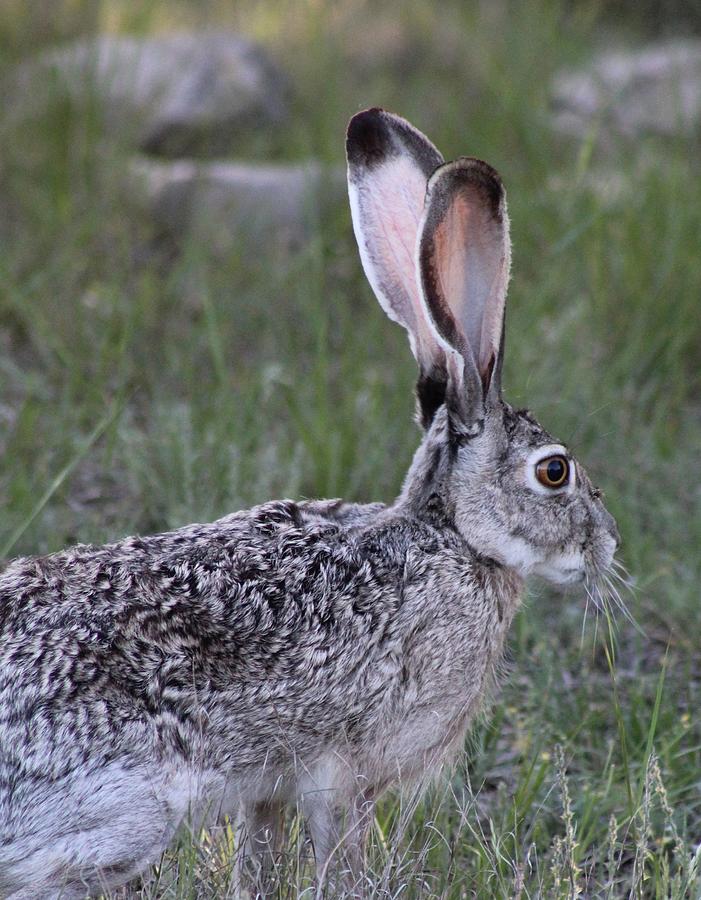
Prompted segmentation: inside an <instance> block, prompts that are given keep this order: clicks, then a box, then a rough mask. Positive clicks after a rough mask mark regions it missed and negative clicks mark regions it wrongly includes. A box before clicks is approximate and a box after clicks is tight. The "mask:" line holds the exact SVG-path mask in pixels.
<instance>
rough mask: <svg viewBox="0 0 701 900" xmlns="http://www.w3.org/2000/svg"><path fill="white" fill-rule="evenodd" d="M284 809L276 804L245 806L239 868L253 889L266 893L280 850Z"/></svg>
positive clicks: (267, 802)
mask: <svg viewBox="0 0 701 900" xmlns="http://www.w3.org/2000/svg"><path fill="white" fill-rule="evenodd" d="M284 812H285V807H284V805H283V804H282V803H281V802H279V801H276V800H268V801H265V802H260V803H250V804H246V806H245V807H244V812H243V820H244V846H243V850H242V854H241V857H240V865H241V866H242V868H243V870H244V871H245V873H246V875H247V876H248V877H249V878H251V877H252V878H253V880H254V883H255V886H256V888H257V889H258V890H259V891H261V892H263V893H265V891H266V890H268V889H269V887H270V885H271V882H272V879H273V875H274V873H275V868H276V866H277V863H278V859H279V856H280V852H281V849H282V836H283V822H284Z"/></svg>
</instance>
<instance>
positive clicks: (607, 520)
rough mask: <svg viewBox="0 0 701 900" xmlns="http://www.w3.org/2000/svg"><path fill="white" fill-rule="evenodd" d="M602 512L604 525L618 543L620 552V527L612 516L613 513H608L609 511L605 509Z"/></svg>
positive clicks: (617, 546)
mask: <svg viewBox="0 0 701 900" xmlns="http://www.w3.org/2000/svg"><path fill="white" fill-rule="evenodd" d="M601 512H602V519H603V523H602V524H603V525H604V527H605V528H606V530H607V531H608V533H609V534H610V535H611V537H612V538H613V539H614V541H615V542H616V550H618V548H619V547H620V546H621V534H620V532H619V530H618V525H616V520H615V519H614V517H613V516H612V515H611V513H610V512H608V511H607V510H605V509H603V510H602V511H601ZM614 552H615V551H614Z"/></svg>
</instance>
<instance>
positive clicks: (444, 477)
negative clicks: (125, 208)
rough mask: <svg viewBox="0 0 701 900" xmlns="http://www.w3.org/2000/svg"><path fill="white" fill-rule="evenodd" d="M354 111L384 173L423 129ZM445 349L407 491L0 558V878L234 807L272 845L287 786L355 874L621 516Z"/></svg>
mask: <svg viewBox="0 0 701 900" xmlns="http://www.w3.org/2000/svg"><path fill="white" fill-rule="evenodd" d="M360 115H361V116H365V119H364V120H362V124H363V126H364V127H365V126H368V127H369V129H370V132H371V137H372V140H373V141H374V142H375V143H373V144H372V146H371V147H370V149H369V150H368V152H367V153H366V157H367V158H366V159H365V160H364V161H361V163H359V165H363V166H365V167H366V168H367V170H368V171H371V170H374V167H376V166H378V165H379V166H381V165H382V148H383V147H385V145H386V138H387V134H389V137H390V138H391V139H392V140H393V141H395V142H396V139H397V134H399V135H400V137H401V136H402V135H406V134H409V132H407V131H406V129H405V130H404V131H401V128H404V126H406V123H403V124H401V121H402V120H398V119H396V117H389V116H388V114H384V113H379V111H370V112H369V113H364V114H360ZM381 116H384V117H385V118H378V117H381ZM356 118H358V117H356ZM378 123H379V125H378ZM395 125H396V127H397V129H399V130H392V129H394V127H395ZM380 126H381V128H389V132H387V134H385V132H378V131H377V128H378V127H380ZM407 127H409V128H410V126H407ZM373 129H375V130H374V131H373ZM416 134H418V132H417V133H414V132H413V131H412V132H411V133H410V137H411V141H413V142H414V149H415V148H416V147H417V146H418V147H419V149H420V147H421V144H420V141H419V138H417V137H416V136H415V135H416ZM416 142H419V143H418V144H417V143H416ZM393 146H395V145H393ZM397 146H398V145H397ZM411 149H412V148H411V147H410V150H411ZM370 151H372V153H371V152H370ZM398 152H399V151H398ZM402 152H403V151H402ZM436 152H437V151H436ZM429 158H430V157H429ZM349 160H351V178H352V177H353V171H352V159H351V153H350V152H349ZM356 174H357V173H356ZM425 174H426V173H424V175H425ZM451 177H452V176H451ZM363 202H364V201H362V200H361V207H360V208H361V209H362V203H363ZM381 214H384V213H381ZM364 262H365V263H366V266H367V265H368V263H367V260H364ZM390 274H391V273H390ZM417 309H418V307H417ZM418 314H419V313H417V315H418ZM426 327H428V326H426ZM496 339H497V341H498V340H499V336H498V335H497V338H496ZM425 348H426V339H425V338H424V350H425ZM432 352H434V353H435V359H434V360H433V362H435V368H434V370H433V377H434V378H435V383H434V384H433V387H432V388H431V390H430V392H429V393H430V396H431V398H432V399H431V408H430V409H428V408H426V409H423V410H422V413H421V417H422V419H423V421H424V423H425V425H426V427H427V430H426V434H425V436H424V440H423V442H422V444H421V446H420V447H419V449H418V451H417V454H416V457H415V459H414V462H413V464H412V467H411V469H410V471H409V473H408V475H407V478H406V482H405V485H404V488H403V490H402V493H401V495H400V497H399V498H398V499H397V501H396V502H395V503H394V504H392V505H390V506H384V505H383V504H379V503H374V504H367V505H355V504H348V503H344V502H342V501H338V500H334V501H317V502H301V503H296V502H293V501H290V500H287V501H280V502H271V503H266V504H263V505H261V506H258V507H255V508H254V509H251V510H248V511H245V512H240V513H235V514H233V515H230V516H226V517H225V518H223V519H220V520H219V521H217V522H214V523H212V524H206V525H190V526H187V527H185V528H181V529H179V530H177V531H173V532H170V533H167V534H161V535H156V536H152V537H145V538H140V537H131V538H127V539H125V540H122V541H119V542H117V543H114V544H110V545H107V546H103V547H95V546H78V547H74V548H72V549H70V550H66V551H64V552H61V553H56V554H53V555H51V556H47V557H44V558H26V559H19V560H16V561H14V562H13V563H11V564H10V565H9V566H8V567H7V568H6V570H5V571H4V573H3V574H2V575H1V576H0V895H2V896H12V897H13V898H16V900H18V898H30V897H58V896H59V894H60V896H61V897H65V898H78V897H83V896H85V894H86V893H93V894H94V893H97V892H99V891H100V890H102V889H103V888H110V887H114V886H117V885H120V884H123V883H125V882H126V881H127V880H128V879H130V878H132V877H133V876H135V875H136V874H138V873H139V872H140V871H142V870H143V869H144V868H145V867H147V866H148V865H149V864H150V863H153V862H154V861H156V860H157V859H158V857H159V854H160V853H161V852H162V851H163V849H164V848H165V847H166V846H167V845H168V843H169V842H170V840H171V839H172V837H173V835H174V834H175V833H176V831H177V829H178V828H179V827H180V826H181V825H182V824H183V823H184V822H191V823H194V824H195V827H197V825H198V824H199V823H201V822H204V821H213V820H216V819H217V818H219V817H221V816H222V815H223V814H228V815H232V816H235V815H239V814H240V813H241V812H242V811H243V812H244V813H245V816H246V818H247V822H248V830H249V833H250V835H251V840H252V842H253V843H254V844H258V843H259V844H260V845H261V846H263V847H266V846H268V845H269V847H270V849H271V850H273V851H274V849H275V848H274V844H275V834H276V833H277V821H278V819H279V814H280V809H281V807H282V806H284V805H286V804H289V803H295V802H298V803H300V804H301V807H302V809H303V811H304V814H305V817H306V820H307V822H308V825H309V828H310V831H311V835H312V840H313V843H314V849H315V854H316V857H317V865H318V867H319V870H320V873H322V874H323V871H324V869H325V867H327V866H328V865H329V863H330V862H331V861H332V860H333V858H334V855H335V853H336V852H337V851H338V850H339V845H340V844H341V843H343V847H344V849H345V851H346V854H347V859H348V860H349V862H350V865H351V867H352V868H353V869H354V871H355V872H356V874H357V873H358V871H360V869H361V868H362V847H363V836H364V832H365V830H366V828H367V825H368V822H369V820H370V817H371V815H372V804H373V803H374V801H375V799H376V798H377V797H378V796H379V795H380V794H381V793H382V792H383V791H385V790H386V789H387V788H388V787H390V786H392V785H394V784H397V783H412V782H414V783H415V782H416V781H420V780H421V779H423V778H425V777H426V776H427V775H430V774H431V773H432V772H435V771H436V770H437V769H438V768H439V767H440V766H441V765H442V764H443V763H444V762H445V761H446V759H449V758H450V756H451V754H453V753H454V752H455V751H456V750H457V749H459V747H460V746H461V745H462V742H463V740H464V735H465V732H466V729H467V726H468V724H469V722H470V720H471V719H472V718H473V716H474V714H475V712H476V711H477V710H478V708H479V707H480V704H481V703H482V701H483V698H484V697H485V694H486V692H487V690H488V687H489V684H490V683H491V681H492V679H493V677H494V672H495V669H496V667H497V666H498V663H499V661H500V659H501V657H502V651H503V645H504V639H505V636H506V633H507V630H508V627H509V625H510V623H511V621H512V619H513V616H514V614H515V612H516V610H517V608H518V605H519V602H520V598H521V593H522V589H523V581H524V578H525V577H526V576H527V575H528V574H529V573H530V572H531V571H542V573H543V574H545V575H548V576H549V577H552V578H553V579H554V580H556V581H571V580H579V578H581V577H582V576H583V575H584V574H591V573H595V572H596V571H597V570H599V569H601V568H605V567H606V566H607V565H609V564H610V562H611V558H612V554H613V551H614V549H615V545H616V541H617V538H616V534H615V526H614V524H613V520H612V519H611V517H610V516H609V515H608V513H606V511H605V510H604V508H603V506H602V505H601V503H600V501H599V499H598V496H597V493H596V492H595V491H594V489H593V488H592V487H591V485H590V483H589V481H588V479H587V477H586V475H585V473H584V472H583V470H582V468H581V467H580V466H579V465H578V464H576V463H575V462H574V460H572V461H571V465H572V468H573V473H574V471H575V470H576V480H575V475H574V474H573V475H572V479H573V482H572V485H571V488H572V489H571V490H567V491H554V492H551V493H548V492H547V491H546V490H543V491H538V490H536V489H534V487H533V485H532V484H531V482H530V481H529V480H528V479H529V477H530V476H528V477H527V475H528V473H527V471H526V468H527V467H528V466H530V462H529V460H530V459H531V457H532V455H533V453H534V452H535V453H536V454H537V453H538V451H539V448H541V447H545V446H549V445H552V444H554V441H553V439H552V438H551V437H550V436H549V435H547V434H546V433H545V432H544V431H543V430H542V429H541V428H540V426H538V425H537V423H536V422H535V421H534V420H533V419H532V418H531V417H530V416H529V415H528V414H527V413H524V412H517V411H514V410H512V409H511V408H510V407H509V406H508V404H506V403H505V402H503V401H502V399H501V396H500V394H499V392H498V391H497V390H494V389H491V388H490V387H489V384H488V378H487V377H486V376H482V380H483V383H484V384H485V393H484V396H483V397H482V400H481V402H479V403H477V404H475V403H474V400H473V399H471V403H470V408H471V409H473V410H474V409H475V408H477V409H479V418H478V419H474V420H471V421H470V422H466V421H465V420H464V418H465V413H464V412H461V410H464V404H463V405H460V404H457V403H456V404H453V403H451V399H450V398H451V391H456V390H457V389H458V387H457V385H456V384H455V381H454V378H455V376H454V375H451V361H450V358H448V360H447V362H446V358H445V355H441V354H445V352H446V350H445V347H443V345H441V344H440V343H439V342H438V341H437V342H436V344H435V347H434V348H433V351H432ZM428 357H429V354H428V352H427V353H426V356H425V358H428ZM499 367H500V366H499V365H497V366H494V359H492V360H491V361H490V368H489V377H492V375H491V373H492V372H496V371H498V369H499ZM424 368H425V367H424ZM422 377H423V379H424V383H426V381H427V379H429V378H430V377H431V375H430V373H427V372H426V371H425V370H424V369H422ZM485 379H486V380H485ZM473 390H474V388H473ZM436 396H438V397H439V398H442V399H441V402H440V403H436V400H435V398H436ZM558 446H560V445H558ZM562 452H565V453H566V451H565V450H564V448H563V451H562ZM344 813H345V819H343V814H344ZM344 821H345V825H344V824H343V823H344ZM344 829H345V830H344ZM266 842H267V844H266Z"/></svg>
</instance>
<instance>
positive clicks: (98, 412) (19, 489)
mask: <svg viewBox="0 0 701 900" xmlns="http://www.w3.org/2000/svg"><path fill="white" fill-rule="evenodd" d="M0 96H1V97H2V104H1V105H0V500H1V502H2V516H0V556H2V557H8V556H14V555H19V554H22V553H45V552H50V551H53V550H56V549H59V548H60V547H62V546H64V545H65V544H67V543H69V542H75V541H92V542H99V541H107V540H111V539H116V538H117V537H119V536H121V535H124V534H127V533H130V532H142V533H143V532H149V531H154V530H162V529H166V528H173V527H176V526H178V525H182V524H185V523H187V522H191V521H196V520H208V519H212V518H214V517H217V516H220V515H223V514H225V513H227V512H230V511H233V510H235V509H238V508H241V507H242V506H247V505H250V504H253V503H256V502H260V501H263V500H265V499H269V498H271V497H281V496H292V497H303V496H304V497H318V496H344V497H347V498H349V499H354V500H378V499H380V500H385V501H391V500H392V498H393V497H394V496H395V495H396V493H397V491H398V489H399V486H400V484H401V479H402V477H403V474H404V471H405V470H406V467H407V466H408V463H409V461H410V459H411V455H412V453H413V451H414V449H415V447H416V445H417V443H418V440H419V433H418V430H417V428H416V427H414V426H413V424H412V416H413V397H412V384H413V379H414V375H415V370H414V363H413V359H412V357H411V354H410V352H409V349H408V345H407V342H406V338H405V335H404V332H403V331H402V330H401V329H400V328H397V327H396V326H395V325H393V324H392V323H390V322H389V321H388V320H387V319H386V318H385V316H384V315H383V314H382V312H381V310H380V308H379V306H378V304H377V302H376V301H375V299H374V297H373V296H372V294H371V291H370V289H369V287H368V285H367V284H366V282H365V280H364V278H363V275H362V271H361V267H360V262H359V259H358V255H357V250H356V248H355V245H354V241H353V237H352V229H351V224H350V216H349V213H348V208H347V201H346V196H345V184H344V157H343V148H344V132H345V126H346V123H347V120H348V119H349V117H350V116H351V115H352V114H353V113H354V112H356V111H358V110H359V109H362V108H364V107H367V106H373V105H380V106H384V107H386V108H388V109H390V110H392V111H395V112H397V113H400V114H401V115H403V116H405V117H407V118H408V119H410V120H411V121H412V122H413V123H414V124H415V125H416V126H417V127H418V128H420V129H421V130H422V131H424V132H425V133H427V134H428V135H429V136H430V137H431V139H432V140H433V141H434V142H435V143H436V144H437V146H438V147H439V148H440V150H441V151H442V152H443V154H444V155H445V156H446V157H447V158H450V157H453V156H457V155H462V154H465V155H473V156H479V157H482V158H484V159H486V160H488V161H489V162H490V163H492V164H493V165H494V166H495V167H496V168H497V169H498V170H499V171H500V172H501V174H502V176H503V178H504V181H505V183H506V186H507V191H508V194H509V208H510V213H511V220H512V237H513V242H514V261H513V278H512V283H511V290H510V302H509V309H508V316H507V352H506V362H505V390H506V395H507V397H508V399H509V400H510V401H511V402H512V403H513V404H515V405H519V406H524V405H528V406H529V407H530V408H531V409H532V410H533V411H534V412H535V414H536V415H537V417H538V418H539V420H540V421H541V422H542V423H543V425H544V426H545V427H546V428H548V429H549V430H550V431H552V432H553V433H554V434H555V435H557V436H558V437H559V438H561V439H563V440H564V441H566V442H567V443H568V444H569V445H570V446H571V447H572V448H573V450H574V452H575V453H576V454H577V455H578V456H579V457H580V458H581V459H582V460H583V461H584V462H585V464H586V465H587V467H588V469H589V471H590V473H591V475H592V477H593V479H594V481H595V482H597V483H598V484H599V485H600V486H601V487H602V488H603V489H604V491H605V494H606V498H607V506H608V507H609V509H610V510H611V511H612V512H613V513H614V514H615V515H616V517H617V519H618V522H619V525H620V530H621V532H622V535H623V547H622V551H621V556H622V559H623V561H624V562H625V564H626V566H627V567H628V569H629V570H630V572H631V574H632V582H633V587H632V588H631V589H630V590H627V591H624V592H623V593H624V596H623V600H624V601H625V604H626V605H627V607H628V609H629V610H630V619H627V618H626V617H625V616H624V615H623V614H620V613H619V614H618V615H617V616H616V620H615V621H613V622H612V621H611V620H610V619H607V618H605V617H599V618H597V617H596V616H594V615H593V610H592V609H591V608H589V609H588V615H586V616H585V602H584V600H583V599H582V598H581V597H579V596H577V595H575V594H573V595H571V596H564V597H563V596H562V595H556V594H553V593H550V592H549V591H548V590H547V589H546V588H545V587H541V586H535V587H534V588H533V590H532V591H531V593H530V595H529V599H528V602H527V604H526V606H525V608H524V609H523V611H522V612H521V613H520V614H519V617H518V619H517V621H516V623H515V627H514V631H513V636H512V640H511V651H510V657H511V664H510V667H509V669H510V674H509V676H508V677H507V678H506V679H505V686H504V690H503V691H502V693H501V694H500V696H499V698H498V699H497V701H496V702H495V704H494V707H493V709H492V712H491V714H490V716H489V718H488V719H487V720H486V721H485V722H484V723H483V724H482V725H481V726H480V727H479V728H478V729H477V732H476V735H475V737H474V738H473V739H472V740H471V741H470V744H469V746H468V748H467V749H466V756H465V760H464V763H463V764H462V765H461V767H460V770H459V771H458V773H457V774H456V775H455V778H454V779H453V780H452V781H451V782H450V785H449V790H448V789H445V788H444V789H442V790H443V793H441V792H440V791H439V792H438V793H437V794H434V795H431V797H429V799H427V800H425V801H423V802H422V803H421V804H419V806H418V807H417V809H416V811H415V814H414V815H413V818H412V822H413V823H414V826H415V830H414V831H413V832H411V829H409V831H406V830H405V831H403V832H402V834H401V835H399V836H397V832H396V828H395V824H396V820H397V806H396V805H395V804H393V803H392V802H391V801H388V802H387V803H386V804H385V807H383V809H382V810H381V811H380V815H379V817H378V822H377V823H376V835H375V838H376V839H375V844H374V851H373V852H374V857H373V859H374V860H375V864H376V869H377V871H378V872H385V873H386V876H385V875H383V876H382V877H386V885H385V888H386V890H387V891H390V892H392V891H395V890H398V887H397V885H400V884H401V885H404V888H402V890H405V893H406V892H407V891H408V894H407V895H408V896H419V895H421V896H456V897H457V896H469V895H471V894H470V893H469V892H470V891H471V892H473V893H474V895H475V896H577V895H579V894H582V895H586V896H592V897H593V896H609V897H618V896H626V897H627V896H629V895H630V896H636V897H643V896H645V897H647V896H650V897H652V896H665V897H667V896H674V897H686V896H695V895H696V894H695V893H694V891H696V890H697V889H698V890H701V887H699V877H700V874H699V873H700V871H701V851H700V850H699V847H700V846H701V844H700V842H701V776H700V775H699V772H701V723H700V721H699V716H698V710H699V709H700V708H701V653H700V650H699V647H700V641H699V633H700V630H699V629H700V626H701V603H700V602H699V601H700V599H701V598H700V593H701V591H700V589H699V584H700V579H701V564H700V555H701V554H700V552H699V547H700V546H701V502H700V501H701V465H700V464H699V457H700V456H701V452H700V451H701V405H700V404H699V388H700V387H701V382H700V379H699V363H700V361H701V316H700V315H699V298H700V294H701V253H700V252H699V250H700V247H699V236H700V234H701V178H700V177H699V175H700V173H701V145H700V144H699V137H700V136H701V3H699V2H681V0H642V2H636V3H632V2H630V3H626V2H617V3H616V2H607V0H600V2H587V0H569V2H568V0H525V2H523V3H507V2H506V0H490V2H487V0H484V2H476V0H475V2H457V0H442V2H441V3H440V5H438V4H433V3H430V2H428V0H403V2H401V3H400V2H398V0H397V2H385V3H380V2H372V0H345V2H336V3H334V2H331V0H296V2H291V0H290V2H263V0H238V2H224V0H199V2H195V0H141V2H138V0H131V2H127V0H51V2H50V3H46V2H39V0H0ZM429 820H430V822H431V823H433V828H434V833H437V834H440V835H441V839H437V838H435V837H434V839H432V840H428V841H427V839H426V834H427V830H426V822H427V821H429ZM393 829H395V830H393ZM388 835H394V836H395V839H394V842H393V841H390V840H389V839H388V837H387V836H388ZM207 846H208V845H206V843H205V844H203V845H201V846H200V845H197V846H195V847H194V849H193V848H192V847H191V848H190V850H188V853H190V856H183V854H184V853H185V851H183V850H182V849H181V850H178V851H176V852H174V853H173V854H172V856H171V857H169V860H168V865H169V866H170V869H169V871H171V874H172V877H171V879H170V881H169V882H168V884H169V885H170V887H168V888H167V889H166V888H165V887H163V880H162V878H160V876H159V877H158V878H156V876H155V875H154V876H153V877H150V878H147V879H146V880H145V881H144V883H143V884H141V885H137V886H136V887H135V888H134V891H135V892H136V893H137V894H139V895H140V896H154V897H155V896H166V895H167V896H171V895H172V896H185V895H187V896H208V895H212V896H223V895H225V893H226V890H225V888H224V887H222V884H223V882H218V881H217V880H216V879H217V878H219V877H220V875H221V872H220V868H221V867H219V868H218V864H217V865H215V864H214V863H213V862H212V858H213V857H212V854H211V853H209V855H208V852H209V851H207ZM393 847H394V848H395V850H396V852H397V853H399V854H400V857H397V858H401V861H402V865H398V864H395V863H396V859H395V858H394V857H392V853H393V852H395V851H394V850H392V848H393ZM397 848H399V849H398V850H397ZM192 854H194V857H193V856H192ZM191 857H192V858H194V859H195V860H196V864H194V865H193V866H191V867H190V868H188V867H187V866H186V865H185V862H184V861H183V860H186V859H187V860H189V859H191ZM391 859H395V863H393V864H392V865H390V864H389V862H388V860H390V862H391ZM393 866H394V867H393ZM383 867H384V868H383ZM224 869H226V866H224ZM186 870H187V871H186ZM216 872H219V873H220V874H219V875H216V874H213V873H216ZM188 873H189V874H188ZM193 873H194V874H193ZM221 877H224V876H221ZM297 877H302V876H299V875H298V876H297ZM378 877H379V876H378ZM159 879H160V880H159ZM392 879H394V881H393V880H392ZM402 879H404V880H403V881H402ZM293 883H294V890H293V888H292V887H290V885H291V884H293ZM286 884H287V885H288V887H287V888H286V890H287V891H288V893H289V895H290V896H294V891H299V890H300V882H299V881H297V882H292V881H289V880H288V881H287V882H286ZM378 884H379V882H378ZM383 884H385V883H384V882H383ZM183 885H184V886H183ZM385 888H383V889H385ZM377 890H379V888H377ZM167 891H174V892H175V893H172V894H171V893H167ZM177 891H180V893H177ZM465 891H468V893H467V894H466V893H465Z"/></svg>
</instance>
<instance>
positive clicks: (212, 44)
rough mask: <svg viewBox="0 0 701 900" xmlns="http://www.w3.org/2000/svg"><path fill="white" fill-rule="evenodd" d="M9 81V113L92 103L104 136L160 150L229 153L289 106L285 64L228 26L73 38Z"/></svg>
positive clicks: (280, 116)
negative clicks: (58, 102) (245, 134)
mask: <svg viewBox="0 0 701 900" xmlns="http://www.w3.org/2000/svg"><path fill="white" fill-rule="evenodd" d="M13 81H14V84H13V85H12V88H11V90H10V91H9V94H10V96H11V101H12V107H13V112H14V114H15V115H20V116H26V115H27V114H32V113H35V114H36V113H39V114H40V113H41V112H42V109H45V108H46V104H47V102H50V101H51V100H52V99H56V98H58V99H68V100H69V101H71V102H72V103H74V104H77V105H79V106H80V107H83V106H86V105H88V104H90V108H91V109H92V110H97V111H99V112H101V113H102V124H103V126H104V129H105V131H106V133H107V134H108V135H110V136H118V137H120V138H121V139H123V140H125V141H126V142H127V143H129V144H131V145H132V146H136V147H138V148H139V149H140V150H143V151H146V152H149V153H155V154H162V155H165V156H178V155H190V154H193V153H194V154H197V155H213V154H221V153H227V152H235V151H236V149H237V137H238V136H239V134H240V132H241V130H242V129H251V128H255V129H260V128H261V127H263V126H268V125H276V124H278V123H280V122H282V121H284V120H285V118H286V116H287V113H288V101H287V95H288V86H287V80H286V78H285V77H284V76H283V74H282V73H281V71H280V70H279V69H278V68H277V67H276V66H275V65H274V64H273V63H272V62H271V61H270V60H269V59H268V57H267V55H266V54H265V52H264V51H263V50H262V49H261V48H260V47H259V46H257V45H256V44H254V43H252V42H250V41H248V40H245V39H244V38H242V37H240V36H238V35H235V34H228V33H215V32H212V33H210V32H204V33H189V34H175V35H167V36H164V37H154V38H135V37H113V36H101V37H98V38H96V39H91V40H85V41H78V42H76V43H73V44H69V45H67V46H65V47H61V48H58V49H53V50H50V51H47V52H45V53H42V54H41V55H40V56H38V57H36V58H35V59H33V60H30V61H28V62H26V63H24V64H23V65H21V66H20V68H19V70H18V71H17V72H16V73H15V77H14V79H13ZM7 93H8V92H7V91H6V96H7Z"/></svg>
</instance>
